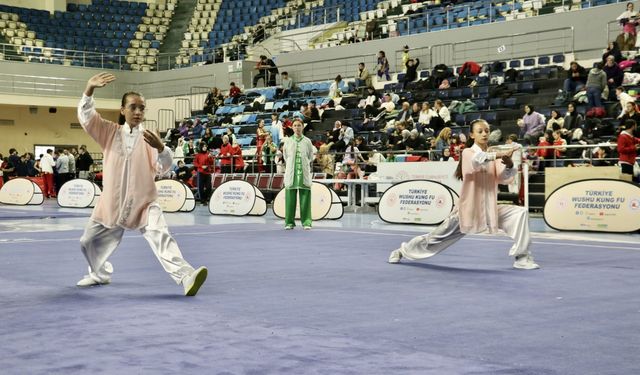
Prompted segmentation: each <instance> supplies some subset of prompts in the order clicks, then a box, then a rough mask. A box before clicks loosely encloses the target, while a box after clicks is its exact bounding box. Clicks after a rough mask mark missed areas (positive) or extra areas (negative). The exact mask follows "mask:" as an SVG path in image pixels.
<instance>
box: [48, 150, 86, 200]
mask: <svg viewBox="0 0 640 375" xmlns="http://www.w3.org/2000/svg"><path fill="white" fill-rule="evenodd" d="M80 149H82V147H81V148H80ZM55 166H56V162H55V161H53V150H52V149H47V153H46V154H44V155H42V157H41V158H40V170H41V171H42V180H43V182H44V191H43V194H44V197H45V198H47V199H48V198H53V197H54V196H56V195H55V185H54V183H53V167H55Z"/></svg>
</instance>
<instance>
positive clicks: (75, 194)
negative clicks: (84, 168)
mask: <svg viewBox="0 0 640 375" xmlns="http://www.w3.org/2000/svg"><path fill="white" fill-rule="evenodd" d="M100 194H102V191H101V190H100V188H99V187H98V185H96V184H94V183H93V182H91V181H89V180H83V179H81V178H76V179H74V180H71V181H67V182H65V183H64V185H62V187H61V188H60V191H59V192H58V206H60V207H65V208H87V207H94V206H95V205H96V203H97V202H98V197H99V196H100Z"/></svg>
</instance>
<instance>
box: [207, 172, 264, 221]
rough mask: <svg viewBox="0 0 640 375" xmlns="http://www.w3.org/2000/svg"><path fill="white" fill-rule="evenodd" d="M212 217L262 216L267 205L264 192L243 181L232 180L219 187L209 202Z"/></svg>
mask: <svg viewBox="0 0 640 375" xmlns="http://www.w3.org/2000/svg"><path fill="white" fill-rule="evenodd" d="M209 212H210V213H211V214H212V215H231V216H247V215H249V216H262V215H264V214H266V213H267V203H266V201H265V199H264V195H263V194H262V192H261V191H260V190H259V189H258V188H257V187H255V186H253V185H252V184H250V183H248V182H246V181H242V180H231V181H227V182H225V183H223V184H222V185H220V186H218V188H217V189H216V190H215V191H214V192H213V195H212V196H211V199H210V200H209Z"/></svg>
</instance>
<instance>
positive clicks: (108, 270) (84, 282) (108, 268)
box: [76, 262, 113, 288]
mask: <svg viewBox="0 0 640 375" xmlns="http://www.w3.org/2000/svg"><path fill="white" fill-rule="evenodd" d="M88 269H89V274H88V275H84V276H83V277H82V279H81V280H80V281H78V282H77V283H76V286H79V287H81V288H85V287H89V286H95V285H106V284H109V283H111V274H112V273H113V265H112V264H111V263H110V262H104V265H103V266H102V268H101V271H100V272H99V274H101V275H98V274H96V273H95V272H91V267H88Z"/></svg>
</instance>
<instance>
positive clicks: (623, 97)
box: [616, 86, 636, 118]
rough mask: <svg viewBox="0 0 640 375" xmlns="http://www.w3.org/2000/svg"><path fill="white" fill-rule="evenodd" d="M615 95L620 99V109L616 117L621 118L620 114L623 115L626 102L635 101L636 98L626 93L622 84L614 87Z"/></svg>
mask: <svg viewBox="0 0 640 375" xmlns="http://www.w3.org/2000/svg"><path fill="white" fill-rule="evenodd" d="M616 97H617V99H618V100H619V101H620V108H621V110H620V114H619V115H618V118H621V117H622V116H624V113H625V109H626V108H627V103H635V101H636V98H634V97H633V96H631V95H629V94H627V90H626V89H625V88H624V87H622V86H618V87H616Z"/></svg>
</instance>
